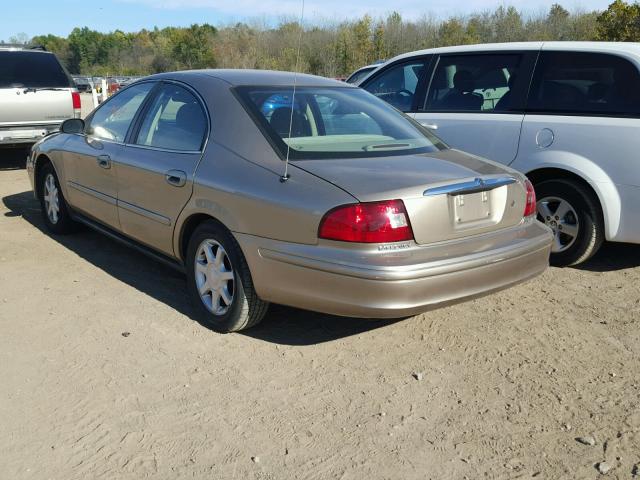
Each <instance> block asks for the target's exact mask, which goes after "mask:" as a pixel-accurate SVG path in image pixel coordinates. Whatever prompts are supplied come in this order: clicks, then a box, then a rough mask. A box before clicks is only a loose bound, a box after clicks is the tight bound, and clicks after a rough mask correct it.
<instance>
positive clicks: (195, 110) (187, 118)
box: [134, 84, 207, 151]
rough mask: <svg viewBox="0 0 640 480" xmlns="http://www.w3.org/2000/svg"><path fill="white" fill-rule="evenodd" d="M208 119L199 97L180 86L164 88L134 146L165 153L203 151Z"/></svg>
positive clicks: (143, 124) (154, 101) (143, 123)
mask: <svg viewBox="0 0 640 480" xmlns="http://www.w3.org/2000/svg"><path fill="white" fill-rule="evenodd" d="M206 130H207V118H206V116H205V114H204V112H203V110H202V107H201V106H200V102H198V100H197V99H196V97H195V96H193V94H192V93H191V92H189V91H188V90H186V89H185V88H182V87H180V86H178V85H173V84H166V85H163V86H162V87H161V88H160V90H159V91H158V94H157V95H156V97H155V99H154V100H153V102H152V103H151V106H150V108H149V109H148V110H147V113H146V114H145V116H144V119H143V120H142V126H141V127H140V131H139V132H138V135H137V138H136V140H135V142H134V143H136V144H137V145H144V146H148V147H155V148H161V149H165V150H178V151H199V150H200V149H201V148H202V144H203V142H204V136H205V132H206Z"/></svg>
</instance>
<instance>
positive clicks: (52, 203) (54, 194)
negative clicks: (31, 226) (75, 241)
mask: <svg viewBox="0 0 640 480" xmlns="http://www.w3.org/2000/svg"><path fill="white" fill-rule="evenodd" d="M43 199H44V206H45V209H46V211H47V217H48V218H49V221H50V222H51V223H53V224H54V225H55V224H56V223H58V219H59V213H60V196H59V194H58V187H57V185H56V179H55V177H54V176H53V174H51V173H48V174H47V176H46V177H45V179H44V196H43Z"/></svg>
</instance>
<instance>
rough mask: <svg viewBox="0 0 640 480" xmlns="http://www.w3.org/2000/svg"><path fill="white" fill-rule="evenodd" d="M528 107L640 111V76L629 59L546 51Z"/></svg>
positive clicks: (559, 111)
mask: <svg viewBox="0 0 640 480" xmlns="http://www.w3.org/2000/svg"><path fill="white" fill-rule="evenodd" d="M527 109H528V110H529V111H532V112H540V113H555V114H569V115H572V114H582V115H589V114H591V115H620V116H636V115H638V114H640V75H639V74H638V69H637V68H636V67H635V66H634V65H633V64H632V63H631V62H629V61H628V60H626V59H624V58H622V57H618V56H615V55H608V54H604V53H586V52H543V53H542V54H541V56H540V59H539V61H538V65H537V67H536V72H535V75H534V77H533V84H532V87H531V93H530V96H529V102H528V106H527Z"/></svg>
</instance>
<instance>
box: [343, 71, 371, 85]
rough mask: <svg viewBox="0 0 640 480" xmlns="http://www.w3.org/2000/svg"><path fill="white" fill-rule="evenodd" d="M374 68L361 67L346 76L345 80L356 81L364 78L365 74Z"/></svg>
mask: <svg viewBox="0 0 640 480" xmlns="http://www.w3.org/2000/svg"><path fill="white" fill-rule="evenodd" d="M375 69H376V67H368V68H361V69H360V70H357V71H355V72H353V73H352V74H351V76H350V77H349V78H347V80H346V82H347V83H358V82H359V81H360V80H362V79H364V78H365V77H366V76H367V75H369V74H370V73H371V72H373V71H374V70H375Z"/></svg>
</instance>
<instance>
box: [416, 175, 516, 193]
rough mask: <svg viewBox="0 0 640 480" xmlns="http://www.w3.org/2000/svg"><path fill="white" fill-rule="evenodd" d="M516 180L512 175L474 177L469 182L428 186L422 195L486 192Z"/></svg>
mask: <svg viewBox="0 0 640 480" xmlns="http://www.w3.org/2000/svg"><path fill="white" fill-rule="evenodd" d="M516 182H517V180H516V179H515V178H514V177H499V178H476V179H474V180H472V181H470V182H461V183H452V184H450V185H443V186H441V187H434V188H428V189H426V190H425V191H424V193H423V195H424V196H425V197H432V196H435V195H444V194H447V195H462V194H471V193H478V192H486V191H487V190H493V189H495V188H499V187H504V186H505V185H511V184H512V183H516Z"/></svg>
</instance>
